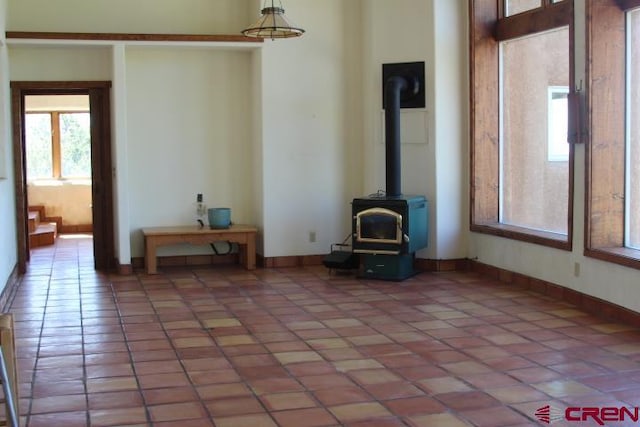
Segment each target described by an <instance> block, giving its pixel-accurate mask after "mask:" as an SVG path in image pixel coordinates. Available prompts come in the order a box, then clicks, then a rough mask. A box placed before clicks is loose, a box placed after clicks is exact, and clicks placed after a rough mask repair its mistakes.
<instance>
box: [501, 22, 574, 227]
mask: <svg viewBox="0 0 640 427" xmlns="http://www.w3.org/2000/svg"><path fill="white" fill-rule="evenodd" d="M541 52H544V55H542V54H541ZM500 57H501V81H500V97H501V111H500V128H501V129H500V131H501V138H500V140H501V152H500V165H501V168H500V180H501V182H500V222H502V223H505V224H510V225H515V226H520V227H525V228H530V229H536V230H543V231H549V232H554V233H560V234H564V235H566V234H567V233H568V223H569V219H568V215H569V213H568V206H569V184H570V181H569V162H567V161H562V162H558V161H552V162H550V161H549V154H548V147H549V141H548V139H549V134H550V132H549V127H550V126H554V124H552V123H550V120H549V116H550V112H549V88H550V87H568V86H569V81H570V63H569V61H570V50H569V29H568V28H567V27H562V28H559V29H555V30H552V31H547V32H543V33H537V34H534V35H530V36H527V37H522V38H517V39H512V40H508V41H504V42H501V43H500ZM560 104H562V102H561V101H560ZM554 107H555V105H554ZM553 116H554V121H555V122H556V123H561V124H564V123H565V122H566V120H567V116H568V111H567V110H566V107H565V106H564V105H562V106H560V105H558V106H557V108H554V112H553ZM558 127H560V125H558ZM563 131H564V130H563ZM558 132H560V131H558ZM554 134H555V133H554ZM565 138H566V133H565Z"/></svg>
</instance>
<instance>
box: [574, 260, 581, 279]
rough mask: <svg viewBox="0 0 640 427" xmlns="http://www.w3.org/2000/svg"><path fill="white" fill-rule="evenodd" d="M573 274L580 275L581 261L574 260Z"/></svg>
mask: <svg viewBox="0 0 640 427" xmlns="http://www.w3.org/2000/svg"><path fill="white" fill-rule="evenodd" d="M573 275H574V276H575V277H580V263H579V262H574V263H573Z"/></svg>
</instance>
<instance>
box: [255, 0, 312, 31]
mask: <svg viewBox="0 0 640 427" xmlns="http://www.w3.org/2000/svg"><path fill="white" fill-rule="evenodd" d="M261 13H262V16H261V17H260V19H258V21H257V22H256V23H255V24H253V25H251V26H250V27H249V28H247V29H245V30H243V31H242V34H244V35H245V36H247V37H256V38H269V39H285V38H289V37H300V36H301V35H302V34H303V33H304V30H303V29H302V28H298V27H296V26H295V25H293V24H292V23H291V22H290V21H289V20H287V18H285V16H284V9H283V8H282V4H280V7H277V6H274V4H273V0H271V6H270V7H266V2H265V7H264V8H263V9H262V12H261Z"/></svg>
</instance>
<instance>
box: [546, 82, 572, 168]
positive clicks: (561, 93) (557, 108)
mask: <svg viewBox="0 0 640 427" xmlns="http://www.w3.org/2000/svg"><path fill="white" fill-rule="evenodd" d="M548 95H549V98H548V101H547V120H548V123H549V127H548V131H549V137H548V140H547V143H548V148H547V160H549V161H550V162H566V161H568V160H569V144H568V142H567V135H568V133H569V116H568V114H567V112H568V111H569V103H568V98H567V97H568V95H569V86H550V87H549V91H548Z"/></svg>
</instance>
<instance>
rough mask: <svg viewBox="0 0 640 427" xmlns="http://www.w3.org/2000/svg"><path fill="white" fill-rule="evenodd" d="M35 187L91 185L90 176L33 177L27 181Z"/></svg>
mask: <svg viewBox="0 0 640 427" xmlns="http://www.w3.org/2000/svg"><path fill="white" fill-rule="evenodd" d="M27 184H28V185H33V186H35V187H61V186H63V185H91V178H60V179H55V178H52V179H34V180H31V181H28V182H27Z"/></svg>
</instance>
